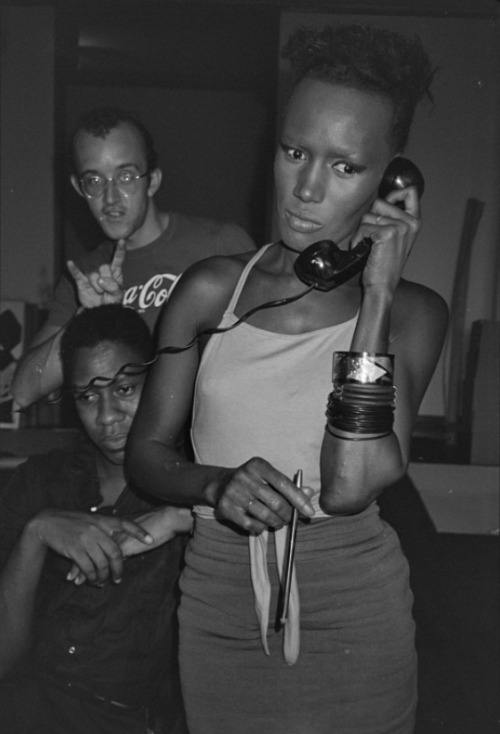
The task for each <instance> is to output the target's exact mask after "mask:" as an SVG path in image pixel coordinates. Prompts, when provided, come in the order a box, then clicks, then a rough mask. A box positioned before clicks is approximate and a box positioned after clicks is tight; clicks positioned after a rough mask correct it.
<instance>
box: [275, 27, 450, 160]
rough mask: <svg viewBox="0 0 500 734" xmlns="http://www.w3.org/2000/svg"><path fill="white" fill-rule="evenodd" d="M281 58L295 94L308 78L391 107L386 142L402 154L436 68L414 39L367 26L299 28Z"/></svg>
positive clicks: (283, 49) (289, 40)
mask: <svg viewBox="0 0 500 734" xmlns="http://www.w3.org/2000/svg"><path fill="white" fill-rule="evenodd" d="M281 55H282V57H283V58H284V59H288V60H289V63H290V65H291V67H292V70H293V72H294V75H295V79H294V87H293V88H294V89H295V87H296V86H297V85H298V84H299V83H300V82H301V81H302V80H303V79H307V78H311V79H317V80H319V81H324V82H329V83H332V84H338V85H340V86H343V87H351V88H354V89H359V90H361V91H366V92H371V93H373V94H378V95H380V96H383V97H385V98H386V99H388V100H389V101H390V102H391V103H392V106H393V110H394V115H393V124H392V130H391V134H390V139H389V143H390V145H391V149H392V152H393V153H401V152H403V150H404V148H405V147H406V144H407V142H408V136H409V133H410V127H411V124H412V122H413V116H414V113H415V109H416V106H417V104H418V103H419V102H420V101H421V100H422V99H423V98H424V97H425V96H427V97H428V98H429V99H430V100H431V101H432V95H431V93H430V85H431V82H432V79H433V77H434V74H435V71H436V69H435V68H433V67H432V65H431V62H430V60H429V57H428V55H427V53H426V51H425V50H424V48H423V46H422V42H421V41H420V38H418V36H415V37H413V38H407V37H404V36H402V35H400V34H399V33H395V32H393V31H390V30H388V29H385V28H378V27H374V26H371V25H367V24H358V25H338V26H325V27H323V28H321V29H318V28H308V27H300V28H298V29H297V30H296V31H295V32H294V33H293V34H292V35H291V36H290V38H289V39H288V41H287V42H286V44H285V45H284V46H283V48H282V52H281Z"/></svg>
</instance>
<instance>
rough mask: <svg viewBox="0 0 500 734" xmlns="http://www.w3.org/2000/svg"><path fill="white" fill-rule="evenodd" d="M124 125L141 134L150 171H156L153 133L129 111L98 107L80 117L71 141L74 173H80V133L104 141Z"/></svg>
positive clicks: (156, 157) (156, 156) (156, 159)
mask: <svg viewBox="0 0 500 734" xmlns="http://www.w3.org/2000/svg"><path fill="white" fill-rule="evenodd" d="M124 123H126V124H128V125H132V126H133V127H135V129H136V130H137V132H138V133H139V135H140V137H141V139H142V143H143V146H144V155H145V156H146V165H147V167H148V171H154V169H155V168H156V167H157V166H158V153H157V152H156V149H155V146H154V142H153V138H152V136H151V133H150V132H149V130H148V129H147V128H146V127H145V125H144V124H143V123H142V122H141V121H140V120H138V119H137V117H135V116H134V115H133V114H132V113H131V112H128V111H127V110H121V109H119V108H118V107H96V108H94V109H92V110H90V111H89V112H86V113H85V114H84V115H82V116H81V117H80V120H79V121H78V125H77V127H76V130H75V132H74V134H73V137H72V139H71V147H70V151H69V154H70V160H71V166H72V169H73V172H74V173H78V165H77V161H76V160H75V142H76V138H77V135H78V134H79V133H80V132H85V133H89V135H93V136H94V137H95V138H103V139H104V138H106V137H107V135H109V133H110V132H111V130H114V129H115V128H117V127H118V126H119V125H122V124H124Z"/></svg>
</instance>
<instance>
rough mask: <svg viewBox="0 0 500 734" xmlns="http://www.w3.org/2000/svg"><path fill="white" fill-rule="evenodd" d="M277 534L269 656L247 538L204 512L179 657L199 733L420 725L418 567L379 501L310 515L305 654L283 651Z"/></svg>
mask: <svg viewBox="0 0 500 734" xmlns="http://www.w3.org/2000/svg"><path fill="white" fill-rule="evenodd" d="M272 535H273V534H272V533H271V534H270V542H269V550H268V559H267V562H268V570H269V576H270V581H271V585H272V599H271V615H270V616H271V618H270V621H269V629H268V643H269V650H270V655H269V656H267V655H266V654H265V652H264V650H263V648H262V644H261V639H260V630H259V625H258V620H257V616H256V612H255V603H254V595H253V589H252V585H251V578H250V565H249V551H248V537H247V536H246V535H245V534H243V533H239V532H238V531H237V530H235V529H234V527H232V526H229V525H224V524H223V523H220V522H218V521H216V520H208V519H200V518H197V521H196V529H195V533H194V535H193V538H192V540H191V543H190V546H189V547H188V551H187V555H186V567H185V570H184V572H183V575H182V578H181V590H182V599H181V606H180V611H179V615H180V663H181V676H182V686H183V694H184V698H185V705H186V710H187V716H188V725H189V731H190V734H410V733H411V732H412V731H413V725H414V713H415V706H416V655H415V649H414V625H413V619H412V616H411V606H412V595H411V592H410V589H409V584H408V566H407V562H406V559H405V558H404V556H403V554H402V552H401V549H400V546H399V541H398V539H397V536H396V534H395V533H394V531H393V530H392V528H390V527H389V526H387V525H386V524H385V523H383V522H382V521H381V520H380V519H379V517H378V513H377V511H376V509H375V506H372V507H370V508H368V509H367V510H365V511H364V512H363V513H360V514H359V515H355V516H350V517H336V518H324V519H318V520H313V521H311V522H309V523H300V525H299V530H298V539H297V550H296V558H295V562H296V571H297V580H298V587H299V595H300V609H301V625H300V629H301V640H300V655H299V659H298V661H297V662H296V663H295V665H293V666H289V665H287V663H286V662H285V660H284V658H283V639H282V636H283V632H282V630H280V629H279V625H276V623H275V622H276V620H275V617H276V612H277V600H278V589H279V586H278V574H277V569H276V557H275V553H274V543H273V539H272Z"/></svg>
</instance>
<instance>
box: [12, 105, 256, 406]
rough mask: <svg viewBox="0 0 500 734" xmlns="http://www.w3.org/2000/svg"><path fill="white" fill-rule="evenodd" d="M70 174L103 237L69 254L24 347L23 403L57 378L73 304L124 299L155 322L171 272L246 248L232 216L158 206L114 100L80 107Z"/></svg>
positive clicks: (152, 162) (150, 162)
mask: <svg viewBox="0 0 500 734" xmlns="http://www.w3.org/2000/svg"><path fill="white" fill-rule="evenodd" d="M72 155H73V161H72V162H73V170H74V173H73V175H72V176H71V183H72V185H73V187H74V188H75V190H76V192H77V193H78V194H79V195H80V196H82V197H83V198H84V199H85V200H86V202H87V204H88V207H89V209H90V211H91V213H92V215H93V216H94V217H95V219H96V220H97V221H98V223H99V225H100V227H101V229H102V230H103V232H104V235H105V236H106V240H105V241H104V242H103V243H102V244H101V245H99V247H98V248H97V249H96V250H94V251H93V252H90V253H87V254H86V255H85V256H82V258H81V260H79V262H78V263H74V262H72V261H69V262H68V263H67V266H68V271H69V273H70V275H71V279H70V278H68V277H63V278H62V279H61V281H60V283H59V284H58V286H57V288H56V291H55V295H54V300H53V302H52V304H51V307H50V309H49V316H48V319H47V322H46V323H45V325H44V326H43V327H42V329H41V330H40V331H39V333H38V334H37V335H36V336H35V339H34V340H33V342H32V344H31V347H30V349H29V351H28V352H27V353H26V354H25V355H23V357H22V358H21V360H20V362H19V365H18V367H17V370H16V374H15V376H14V381H13V384H12V395H13V397H14V399H15V401H16V403H17V404H18V405H19V406H20V407H21V408H25V407H27V406H29V405H31V404H32V403H34V402H36V401H37V400H40V399H42V398H43V397H46V396H47V395H50V393H52V392H54V391H55V390H57V389H58V388H59V387H60V386H61V385H62V369H61V363H60V359H59V342H60V339H61V336H62V334H63V332H64V328H65V325H66V324H67V323H68V321H69V320H70V319H71V317H72V316H73V315H74V314H75V312H76V311H77V310H78V309H81V308H94V307H96V306H100V305H103V304H106V303H123V305H125V306H129V307H131V308H133V309H135V310H137V311H138V312H139V313H140V314H141V315H142V316H143V317H144V319H145V320H146V322H147V323H148V325H149V327H150V329H151V330H153V329H154V325H155V323H156V319H157V317H158V314H159V313H160V310H161V307H162V306H163V304H164V303H165V301H166V300H167V299H168V295H169V292H170V290H171V289H172V287H173V285H174V283H175V281H176V280H177V279H178V277H179V276H180V275H181V274H182V273H183V272H184V270H186V268H188V267H189V266H190V265H192V264H193V263H195V262H197V261H198V260H202V259H203V258H206V257H210V256H211V255H229V254H234V253H237V252H247V251H248V250H251V249H254V248H255V244H254V243H253V241H252V240H251V238H250V237H249V236H248V235H247V234H246V233H245V232H244V231H243V230H242V229H241V228H240V227H238V226H237V225H235V224H228V223H223V222H216V221H213V220H210V219H205V218H201V217H192V216H189V217H187V216H184V215H180V214H176V213H172V212H162V211H159V209H158V208H157V206H156V204H155V201H154V195H155V193H156V192H157V191H158V189H159V187H160V185H161V180H162V172H161V170H160V168H158V162H157V153H156V151H155V149H154V144H153V140H152V138H151V136H150V134H149V132H148V131H147V130H146V128H145V127H144V125H143V124H142V123H141V122H140V121H139V120H137V119H136V118H135V117H133V116H132V115H130V114H129V113H127V112H124V111H122V110H117V109H114V108H101V109H95V110H92V111H91V112H90V113H88V114H87V115H85V116H84V117H83V118H82V119H81V121H80V124H79V125H78V127H77V130H76V132H75V134H74V136H73V143H72Z"/></svg>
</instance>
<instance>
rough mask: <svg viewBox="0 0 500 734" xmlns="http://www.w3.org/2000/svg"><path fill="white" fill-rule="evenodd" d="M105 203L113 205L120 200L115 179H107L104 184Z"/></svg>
mask: <svg viewBox="0 0 500 734" xmlns="http://www.w3.org/2000/svg"><path fill="white" fill-rule="evenodd" d="M103 196H104V201H105V202H106V203H112V202H114V201H119V200H120V191H119V189H118V184H117V183H116V181H115V180H114V178H107V179H106V180H105V182H104V194H103Z"/></svg>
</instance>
